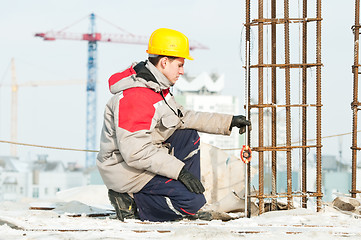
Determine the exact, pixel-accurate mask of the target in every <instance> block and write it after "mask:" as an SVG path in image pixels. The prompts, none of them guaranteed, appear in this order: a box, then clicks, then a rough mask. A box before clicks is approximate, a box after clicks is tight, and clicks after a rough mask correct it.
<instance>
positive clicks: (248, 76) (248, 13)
mask: <svg viewBox="0 0 361 240" xmlns="http://www.w3.org/2000/svg"><path fill="white" fill-rule="evenodd" d="M250 1H251V0H246V42H248V43H249V49H247V47H246V51H248V52H246V54H245V56H247V58H248V59H246V61H248V63H249V64H251V54H250V49H251V25H250V23H251V2H250ZM246 71H247V72H246V81H247V82H246V85H248V88H247V89H246V96H247V100H246V101H247V102H246V104H247V105H248V106H250V105H251V70H250V68H248V69H247V70H246ZM247 114H248V116H251V109H250V108H248V112H247ZM248 142H249V143H250V142H251V134H248ZM246 168H247V178H248V186H247V188H248V192H250V185H251V164H246ZM245 201H247V200H246V199H245ZM247 207H248V211H247V213H248V214H249V215H250V214H251V198H248V204H247ZM245 217H248V216H245Z"/></svg>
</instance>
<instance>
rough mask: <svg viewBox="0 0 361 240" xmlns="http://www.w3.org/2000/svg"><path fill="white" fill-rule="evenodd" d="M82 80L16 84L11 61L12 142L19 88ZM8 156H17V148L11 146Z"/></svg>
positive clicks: (15, 140) (63, 83)
mask: <svg viewBox="0 0 361 240" xmlns="http://www.w3.org/2000/svg"><path fill="white" fill-rule="evenodd" d="M84 83H85V81H84V80H60V81H54V80H53V81H30V82H25V83H18V81H17V77H16V70H15V59H14V58H12V59H11V85H10V86H11V121H10V122H11V127H10V129H11V136H10V139H11V141H12V142H17V140H18V92H19V88H20V87H38V86H59V85H74V84H84ZM10 154H11V156H13V157H16V155H17V146H16V145H15V144H12V145H11V146H10Z"/></svg>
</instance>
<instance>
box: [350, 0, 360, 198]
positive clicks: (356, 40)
mask: <svg viewBox="0 0 361 240" xmlns="http://www.w3.org/2000/svg"><path fill="white" fill-rule="evenodd" d="M359 26H360V0H355V26H354V27H353V31H354V64H353V68H352V71H353V102H352V104H351V106H352V116H353V118H352V181H351V196H352V197H353V198H355V197H356V171H357V149H356V148H357V115H358V113H357V112H358V110H357V108H358V102H359V101H358V74H359V73H358V72H359V70H358V69H359V67H358V65H359V56H358V55H359V39H360V27H359Z"/></svg>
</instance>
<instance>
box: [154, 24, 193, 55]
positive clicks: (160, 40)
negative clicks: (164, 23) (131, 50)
mask: <svg viewBox="0 0 361 240" xmlns="http://www.w3.org/2000/svg"><path fill="white" fill-rule="evenodd" d="M147 53H148V54H154V55H165V56H171V57H181V58H186V59H189V60H193V57H192V56H191V55H189V41H188V38H187V37H186V36H185V35H184V34H183V33H181V32H178V31H176V30H172V29H168V28H159V29H157V30H155V31H154V32H153V33H152V35H151V36H150V38H149V43H148V50H147Z"/></svg>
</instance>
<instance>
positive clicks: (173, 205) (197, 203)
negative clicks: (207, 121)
mask: <svg viewBox="0 0 361 240" xmlns="http://www.w3.org/2000/svg"><path fill="white" fill-rule="evenodd" d="M199 140H200V138H199V135H198V133H197V131H195V130H190V129H184V130H176V131H175V132H174V134H173V135H172V136H171V137H170V138H169V139H167V140H166V143H168V144H170V147H171V150H172V151H174V156H175V157H176V158H178V159H179V160H181V161H183V162H184V163H185V168H186V169H187V170H188V171H189V172H191V173H192V174H193V175H194V176H196V177H197V178H198V179H200V142H199ZM134 200H135V202H136V204H137V207H138V211H139V217H140V219H141V220H142V221H144V220H149V221H157V222H158V221H159V222H162V221H173V220H177V219H181V218H183V217H187V216H191V215H195V213H196V212H197V211H198V210H199V209H200V208H201V207H202V206H203V205H204V204H205V203H206V199H205V197H204V195H203V194H196V193H192V192H190V191H189V190H188V189H187V188H186V187H185V185H184V184H183V183H181V182H180V181H177V180H175V179H170V178H167V177H164V176H160V175H156V176H154V177H153V178H152V180H150V181H149V182H148V183H147V184H146V185H145V186H144V187H143V189H142V190H141V191H139V192H138V193H135V194H134Z"/></svg>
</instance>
